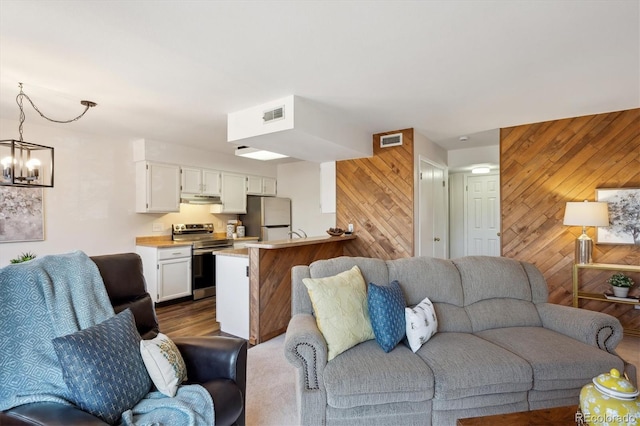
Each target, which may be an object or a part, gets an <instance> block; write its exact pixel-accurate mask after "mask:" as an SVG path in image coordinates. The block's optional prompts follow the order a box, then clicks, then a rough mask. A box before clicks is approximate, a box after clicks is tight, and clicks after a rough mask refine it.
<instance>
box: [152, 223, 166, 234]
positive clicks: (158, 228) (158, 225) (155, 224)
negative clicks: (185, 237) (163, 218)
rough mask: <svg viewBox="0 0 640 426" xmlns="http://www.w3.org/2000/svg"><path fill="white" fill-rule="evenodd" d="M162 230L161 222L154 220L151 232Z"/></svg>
mask: <svg viewBox="0 0 640 426" xmlns="http://www.w3.org/2000/svg"><path fill="white" fill-rule="evenodd" d="M162 231H164V225H163V224H162V222H154V223H153V232H162Z"/></svg>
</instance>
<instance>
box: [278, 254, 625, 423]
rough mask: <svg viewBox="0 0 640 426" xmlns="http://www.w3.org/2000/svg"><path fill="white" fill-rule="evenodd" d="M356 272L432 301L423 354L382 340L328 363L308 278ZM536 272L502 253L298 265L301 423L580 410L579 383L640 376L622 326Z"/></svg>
mask: <svg viewBox="0 0 640 426" xmlns="http://www.w3.org/2000/svg"><path fill="white" fill-rule="evenodd" d="M354 265H357V266H358V267H359V268H360V270H361V272H362V275H363V277H364V279H365V282H367V283H368V282H374V283H376V284H378V285H386V284H388V283H389V282H391V281H392V280H398V282H399V283H400V286H401V288H402V291H403V294H404V297H405V300H406V303H407V305H408V306H413V305H416V304H417V303H419V302H420V301H422V300H423V299H424V298H425V297H429V298H430V300H431V301H432V302H433V304H434V307H435V311H436V314H437V319H438V332H437V333H436V334H435V335H434V336H433V337H432V338H431V339H430V340H429V341H428V342H427V343H426V344H424V345H423V346H422V347H421V348H420V349H419V350H418V351H417V352H416V353H413V352H412V351H411V349H409V347H408V346H406V345H405V344H403V343H400V344H399V345H398V346H397V347H396V348H395V349H393V350H392V351H391V352H389V353H385V352H384V351H383V350H382V349H381V348H380V346H379V345H378V344H377V342H376V341H375V340H369V341H366V342H363V343H360V344H358V345H356V346H354V347H352V348H351V349H348V350H347V351H345V352H343V353H342V354H340V355H338V356H336V357H335V358H334V359H333V360H331V361H329V362H327V345H326V342H325V340H324V338H323V335H322V333H321V332H320V331H319V329H318V327H317V325H316V320H315V318H314V315H313V307H312V304H311V301H310V299H309V295H308V292H307V289H306V287H305V285H304V284H303V282H302V279H303V278H305V277H310V278H322V277H329V276H333V275H336V274H338V273H340V272H343V271H346V270H348V269H350V268H352V267H353V266H354ZM547 297H548V291H547V284H546V282H545V279H544V277H543V276H542V274H541V273H540V271H539V270H538V269H537V268H536V267H535V266H534V265H532V264H529V263H525V262H519V261H516V260H513V259H507V258H500V257H483V256H473V257H465V258H459V259H455V260H443V259H434V258H426V257H414V258H404V259H397V260H390V261H384V260H381V259H372V258H361V257H339V258H335V259H329V260H319V261H316V262H314V263H312V264H311V265H309V266H295V267H294V268H293V269H292V318H291V321H290V323H289V327H288V329H287V334H286V339H285V355H286V357H287V359H288V361H289V362H290V363H291V364H293V365H294V366H295V367H296V396H297V404H298V412H299V416H300V418H299V420H300V424H301V425H323V424H332V425H333V424H344V425H354V424H366V425H378V424H387V425H400V424H401V425H412V424H415V425H430V424H431V425H438V426H440V425H454V424H455V423H456V419H459V418H465V417H475V416H480V415H491V414H499V413H508V412H515V411H527V410H534V409H540V408H549V407H556V406H565V405H577V404H578V402H579V396H578V395H579V392H580V389H581V388H582V386H584V385H585V384H587V383H589V382H590V381H591V379H592V378H593V377H594V376H596V375H598V374H600V373H603V372H607V371H609V370H610V369H611V368H617V369H619V370H620V371H627V372H628V373H629V375H630V377H633V378H635V377H636V376H635V367H634V366H633V365H631V364H627V363H625V362H624V361H623V360H622V359H621V358H620V357H619V356H618V355H617V354H616V353H615V350H614V349H615V347H616V346H617V344H618V343H619V342H620V340H621V339H622V327H621V325H620V322H619V321H618V320H617V319H616V318H614V317H612V316H609V315H606V314H602V313H598V312H593V311H589V310H585V309H576V308H571V307H566V306H560V305H555V304H551V303H547Z"/></svg>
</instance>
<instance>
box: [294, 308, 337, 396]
mask: <svg viewBox="0 0 640 426" xmlns="http://www.w3.org/2000/svg"><path fill="white" fill-rule="evenodd" d="M284 352H285V356H286V358H287V360H288V361H289V363H291V364H293V365H294V366H295V367H296V368H298V369H302V373H303V374H302V376H303V377H304V382H305V383H304V389H305V390H317V389H320V385H321V383H320V381H321V378H322V372H323V370H324V367H325V365H327V352H328V351H327V342H326V341H325V340H324V336H323V335H322V333H321V332H320V330H319V329H318V326H317V324H316V319H315V318H314V317H313V315H310V314H297V315H294V316H293V317H292V318H291V320H290V321H289V326H288V327H287V334H286V336H285V341H284Z"/></svg>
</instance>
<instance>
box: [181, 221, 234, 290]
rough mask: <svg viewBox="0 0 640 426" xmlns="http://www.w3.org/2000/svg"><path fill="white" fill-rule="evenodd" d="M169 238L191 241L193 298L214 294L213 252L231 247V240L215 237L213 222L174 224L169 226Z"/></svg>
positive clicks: (214, 261) (214, 270)
mask: <svg viewBox="0 0 640 426" xmlns="http://www.w3.org/2000/svg"><path fill="white" fill-rule="evenodd" d="M171 238H172V239H173V240H174V241H188V242H191V243H193V249H192V265H191V271H192V272H191V278H192V283H191V288H192V289H193V299H194V300H198V299H202V298H204V297H210V296H215V294H216V259H215V252H216V251H220V250H224V249H228V248H232V247H233V242H232V241H231V240H228V239H226V238H216V236H215V232H214V228H213V223H188V224H184V223H179V224H174V225H172V226H171Z"/></svg>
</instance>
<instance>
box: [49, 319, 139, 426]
mask: <svg viewBox="0 0 640 426" xmlns="http://www.w3.org/2000/svg"><path fill="white" fill-rule="evenodd" d="M52 343H53V347H54V349H55V351H56V354H57V355H58V360H59V361H60V366H61V368H62V375H63V378H64V381H65V383H66V384H67V386H68V387H69V390H70V396H71V398H72V400H73V402H74V403H75V404H76V405H78V406H79V407H80V408H82V409H83V410H85V411H88V412H89V413H91V414H93V415H95V416H97V417H100V418H101V419H103V420H104V421H106V422H107V423H110V424H114V423H116V422H117V421H118V420H119V419H120V416H121V415H122V413H123V412H124V411H126V410H128V409H130V408H132V407H133V406H134V405H135V404H137V403H138V401H140V400H141V399H142V398H143V397H144V396H145V395H146V394H147V393H148V392H149V390H150V389H151V379H150V378H149V375H148V374H147V370H146V368H145V366H144V362H143V361H142V356H141V355H140V347H139V345H140V335H139V334H138V332H137V330H136V327H135V322H134V319H133V314H132V313H131V311H130V310H128V309H127V310H125V311H123V312H121V313H119V314H117V315H115V316H113V317H111V318H109V319H107V320H105V321H103V322H101V323H99V324H96V325H94V326H91V327H89V328H85V329H84V330H80V331H77V332H75V333H72V334H69V335H67V336H62V337H56V338H55V339H53V340H52Z"/></svg>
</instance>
